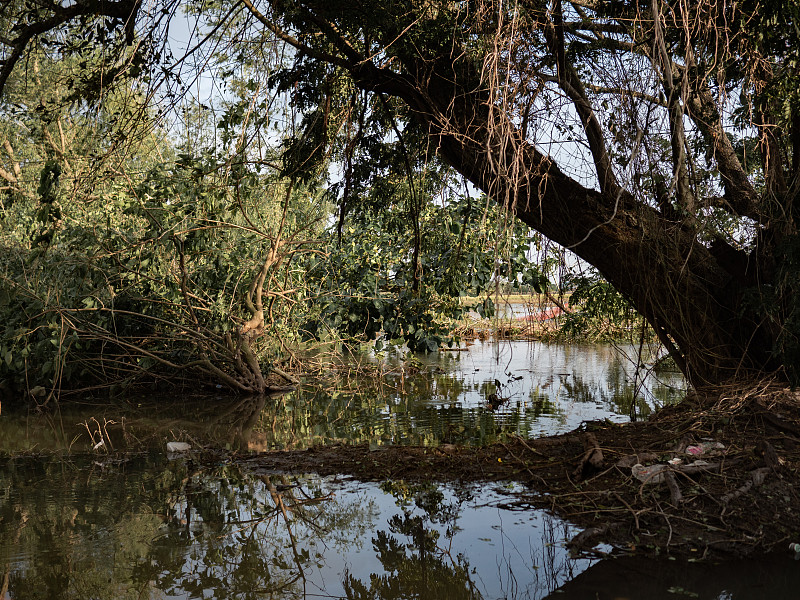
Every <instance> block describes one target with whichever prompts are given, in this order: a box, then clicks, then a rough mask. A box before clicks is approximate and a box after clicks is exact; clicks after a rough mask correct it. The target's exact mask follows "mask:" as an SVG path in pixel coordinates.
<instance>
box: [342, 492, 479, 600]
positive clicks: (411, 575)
mask: <svg viewBox="0 0 800 600" xmlns="http://www.w3.org/2000/svg"><path fill="white" fill-rule="evenodd" d="M383 489H384V491H387V492H390V493H391V494H392V495H393V496H394V497H395V498H396V499H397V503H398V505H399V506H400V508H401V509H402V514H397V515H394V516H393V517H391V518H390V519H389V521H388V530H386V531H384V530H379V531H377V532H376V534H375V537H373V538H372V545H373V548H374V549H375V552H376V554H377V557H378V560H379V561H380V563H381V565H382V566H383V569H384V571H385V573H383V574H380V573H373V574H371V575H370V578H369V582H364V581H361V580H359V579H357V578H356V577H353V576H352V575H351V574H350V573H347V574H345V579H344V582H343V583H342V585H343V587H344V590H345V594H346V597H347V598H348V599H351V600H378V599H381V600H400V599H413V598H436V599H444V600H448V599H451V598H452V599H453V600H464V599H467V600H468V599H472V598H475V599H477V598H481V594H480V593H479V592H478V591H477V590H476V589H475V584H474V583H473V581H472V579H471V578H470V573H469V564H468V563H467V561H466V559H465V557H463V556H460V555H459V556H455V557H453V556H452V555H451V553H450V550H449V546H450V542H451V541H452V538H453V536H454V535H455V533H456V531H457V530H458V526H457V521H458V517H459V514H460V512H461V505H462V504H463V503H464V502H466V501H467V500H469V499H470V498H471V495H470V494H469V492H468V491H466V490H456V492H455V501H453V502H447V501H445V496H444V494H443V493H442V491H441V490H440V489H439V488H438V487H436V486H433V485H429V484H420V485H409V484H406V483H405V482H402V481H398V482H387V483H385V484H384V485H383ZM437 526H438V528H437ZM442 528H443V529H444V531H440V529H442ZM442 537H444V539H442Z"/></svg>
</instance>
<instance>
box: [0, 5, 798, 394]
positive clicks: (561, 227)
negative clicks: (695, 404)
mask: <svg viewBox="0 0 800 600" xmlns="http://www.w3.org/2000/svg"><path fill="white" fill-rule="evenodd" d="M178 9H185V10H188V11H189V12H191V13H192V14H194V15H197V17H198V18H199V19H200V21H201V22H202V23H203V25H204V31H205V32H206V33H205V34H204V36H203V37H202V40H201V42H200V43H199V44H198V46H196V47H193V48H191V49H190V51H189V52H190V53H191V52H195V51H199V50H198V49H199V48H202V47H205V48H207V49H208V54H207V56H208V58H209V60H210V61H213V65H214V66H213V69H212V70H211V71H209V73H210V74H211V75H212V76H214V77H220V78H223V79H225V77H226V73H227V74H228V75H227V77H228V79H230V74H231V73H237V74H238V76H239V79H238V82H239V88H238V90H239V92H238V93H239V97H240V98H242V99H243V101H251V104H252V106H255V109H253V110H252V112H253V113H254V114H255V116H256V117H258V118H268V116H269V115H268V114H267V113H269V110H270V108H269V105H267V104H259V103H258V102H257V99H258V94H259V93H261V94H264V93H265V92H264V90H269V92H270V93H271V94H273V96H270V97H273V98H278V97H280V98H281V99H282V100H281V101H282V102H284V103H285V106H287V107H289V112H288V114H289V120H288V122H287V124H286V127H285V129H284V134H283V135H284V142H283V145H282V152H281V153H280V157H278V158H279V164H277V166H278V167H279V169H278V170H279V172H280V174H281V175H282V176H283V177H288V178H292V179H296V180H297V181H299V182H301V183H303V184H307V183H309V182H311V181H313V180H314V177H315V176H316V177H319V176H320V174H321V173H322V174H323V177H324V176H325V174H326V172H328V170H329V169H330V168H331V167H330V165H337V169H338V171H339V172H340V173H341V176H340V177H338V180H337V184H336V185H332V186H330V192H331V194H332V195H334V196H335V197H336V200H337V203H338V207H339V208H338V212H339V217H340V223H343V222H344V221H345V219H346V218H348V216H352V215H354V214H361V213H365V211H366V212H368V211H369V210H370V206H371V204H370V203H376V202H377V203H380V202H386V197H385V196H381V195H380V194H372V195H370V194H369V193H368V192H369V190H373V189H379V188H380V186H381V185H383V184H384V183H385V182H386V181H391V180H397V179H398V178H401V177H404V178H406V180H407V184H406V185H407V187H408V190H407V193H408V198H409V200H408V201H409V202H410V203H411V205H412V206H413V204H414V202H416V201H417V200H415V198H419V197H421V195H422V194H423V193H424V190H423V189H422V187H421V183H420V181H421V180H420V177H419V174H420V173H421V172H425V173H428V174H429V173H434V172H439V171H440V172H441V173H442V177H446V176H448V175H447V174H448V173H453V172H455V173H457V174H459V175H460V176H462V177H463V178H465V179H466V180H468V181H469V182H470V184H471V185H472V186H474V187H475V188H478V189H480V190H482V191H483V192H485V193H486V194H487V196H488V197H490V198H492V199H494V200H495V201H496V202H497V203H498V204H499V205H500V206H501V207H502V208H503V209H505V210H507V211H508V212H509V213H510V214H513V215H515V216H516V218H517V219H519V220H520V221H522V222H523V223H525V224H526V225H528V226H530V227H532V228H533V229H535V230H536V231H538V232H540V233H541V234H543V235H544V236H546V237H547V238H549V239H550V240H553V241H555V242H557V243H558V244H560V245H562V246H563V247H565V248H568V249H570V250H572V251H573V252H575V253H576V254H577V255H578V256H579V257H581V258H582V259H583V260H585V261H587V262H588V263H590V264H591V265H594V266H595V267H596V268H597V269H598V270H599V272H600V273H601V274H602V275H603V276H604V277H605V278H606V279H607V280H608V281H609V282H610V283H611V284H612V285H613V286H614V287H615V288H616V289H617V290H618V291H619V292H620V293H621V294H622V295H623V296H624V297H625V298H626V299H628V300H629V301H630V302H631V303H632V305H633V306H634V307H635V308H636V309H637V310H638V311H639V312H640V313H641V314H642V315H643V316H644V317H645V318H646V319H647V321H648V322H649V323H650V325H651V326H652V327H653V329H654V330H655V332H656V333H657V335H658V336H659V339H660V340H661V342H662V343H663V344H664V345H665V347H666V348H667V349H668V350H669V351H670V354H671V355H672V356H673V358H674V359H675V361H676V362H677V363H678V365H679V366H680V367H681V369H682V370H683V371H684V373H686V375H687V376H688V377H689V378H690V379H691V381H692V382H694V383H695V384H716V383H722V382H725V381H728V380H731V379H733V378H736V377H743V376H753V375H755V374H764V373H775V372H777V373H779V374H780V376H782V377H796V375H797V373H796V372H795V371H794V367H793V366H792V365H793V364H795V362H796V358H797V356H798V354H800V345H798V333H800V324H799V323H798V322H799V321H800V312H798V309H797V308H796V305H795V303H794V302H793V297H794V290H795V288H796V287H797V285H798V282H800V274H798V258H797V257H798V253H800V240H798V238H797V230H796V218H797V217H796V215H797V210H798V209H796V208H795V205H794V199H795V197H796V195H797V191H798V185H800V177H798V174H799V173H800V158H798V156H799V154H798V153H796V152H795V144H800V107H799V106H798V91H797V90H798V86H797V83H798V52H800V40H798V34H797V30H796V27H795V24H796V23H797V22H798V18H800V14H798V13H800V8H798V5H796V4H795V3H790V4H788V5H787V4H785V3H782V2H777V1H772V0H768V1H767V2H766V3H764V2H755V1H749V0H748V1H745V2H739V3H730V4H729V3H718V2H714V3H712V2H706V1H703V2H699V3H689V2H688V1H686V0H675V1H672V2H662V1H660V0H651V1H649V2H644V3H629V2H625V1H619V0H579V1H575V2H568V1H566V0H550V1H546V2H545V1H536V0H534V1H526V0H520V1H518V2H512V3H505V2H493V1H491V0H479V1H476V2H469V1H468V2H451V1H441V2H438V1H426V2H410V1H408V2H403V1H397V2H373V1H364V0H352V1H350V0H342V1H340V2H336V3H330V2H319V1H316V0H312V1H301V2H295V1H292V2H285V1H280V0H274V1H266V0H262V1H257V0H238V1H235V0H220V1H218V2H199V1H198V2H196V1H192V0H187V1H186V2H185V3H184V4H178V3H166V2H165V3H163V4H161V5H158V6H147V7H144V6H142V5H140V4H138V3H136V2H129V3H126V2H125V0H119V2H107V3H95V2H92V1H90V0H84V1H77V2H72V3H66V2H64V3H63V4H60V3H58V2H56V3H53V5H52V6H50V5H47V7H42V6H39V4H38V3H35V2H31V3H27V2H23V1H17V2H12V3H11V4H10V5H9V8H7V9H6V10H5V11H4V13H3V14H2V23H3V28H4V31H3V34H2V39H0V43H1V44H3V48H4V50H3V55H2V65H0V94H4V93H5V89H4V88H3V85H4V84H5V83H6V81H7V79H8V77H9V74H10V73H11V72H12V71H13V70H14V69H21V68H24V60H23V58H24V57H25V56H26V55H27V53H30V52H31V51H32V49H33V48H34V47H35V46H36V44H40V45H42V47H45V48H51V49H53V50H52V51H54V52H57V53H59V54H60V55H64V56H66V55H70V56H72V55H76V54H77V55H81V53H86V52H89V51H90V48H93V49H94V50H93V51H96V49H97V48H98V47H99V45H100V44H102V43H104V42H108V43H111V42H113V44H116V45H113V46H111V47H113V48H118V49H119V52H118V53H117V55H116V56H117V58H116V59H115V60H116V61H117V62H115V63H114V64H116V65H118V66H120V65H122V64H129V65H135V68H133V69H132V71H130V72H132V73H133V74H134V76H135V75H137V74H139V73H141V72H147V73H149V77H150V80H151V81H155V80H156V79H159V78H160V77H161V74H162V73H164V72H169V68H168V67H169V65H170V64H173V65H174V64H175V63H174V62H173V63H170V60H169V58H168V57H166V55H165V54H161V55H157V51H158V49H159V48H161V49H163V48H165V46H164V43H165V41H166V40H165V38H164V35H165V34H164V31H165V29H164V21H165V19H166V18H167V17H168V16H169V15H171V14H174V12H175V11H176V10H178ZM90 25H92V28H90ZM89 29H91V31H93V32H96V34H94V33H93V35H92V36H89V37H88V38H86V41H85V43H84V42H81V44H78V45H76V44H75V43H74V38H72V37H70V35H69V34H70V33H71V32H75V31H87V30H89ZM139 41H141V43H139ZM126 56H128V57H131V58H130V60H128V61H127V62H125V60H124V57H126ZM133 57H135V58H133ZM180 62H181V61H178V63H180ZM101 66H102V68H101V69H100V70H99V72H106V70H107V65H106V64H102V65H101ZM97 72H98V71H97V70H94V71H92V72H91V73H87V76H86V77H84V78H82V81H83V83H82V84H80V85H79V84H77V83H76V86H77V88H78V89H85V88H86V85H85V84H86V82H87V81H89V80H90V79H91V75H92V74H95V75H96V73H97ZM118 72H119V73H121V72H122V70H121V69H118ZM79 79H81V78H79ZM107 81H111V80H107ZM248 91H249V92H250V94H249V98H248V94H247V92H248ZM231 114H233V113H231ZM246 151H247V150H246V148H243V149H242V152H245V153H246ZM340 230H341V228H340ZM415 235H418V233H417V234H415ZM416 247H419V246H418V245H417V246H416ZM414 262H415V264H416V266H415V268H414V270H413V277H412V281H411V282H410V286H411V287H412V288H413V287H414V286H416V285H417V284H416V283H415V281H414V280H416V279H418V278H419V277H421V276H424V268H423V266H422V264H421V262H420V261H418V260H417V259H416V258H415V259H414Z"/></svg>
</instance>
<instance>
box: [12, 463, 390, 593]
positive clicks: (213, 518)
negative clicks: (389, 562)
mask: <svg viewBox="0 0 800 600" xmlns="http://www.w3.org/2000/svg"><path fill="white" fill-rule="evenodd" d="M23 463H24V464H23ZM302 483H304V484H305V485H300V484H299V483H298V482H296V481H291V480H289V479H288V478H286V477H285V476H268V475H265V476H262V477H261V478H260V479H259V478H254V477H252V476H250V475H247V474H245V473H242V472H241V471H240V470H239V469H238V468H235V467H232V466H230V465H219V466H216V467H214V468H211V469H197V468H195V467H192V466H191V464H190V463H183V462H182V461H175V462H172V463H168V464H164V462H163V459H154V458H153V457H139V458H136V459H133V460H127V461H116V460H113V459H106V460H105V461H102V462H97V463H93V462H92V460H91V459H90V460H88V461H86V460H83V459H74V461H72V460H71V461H63V460H55V459H54V460H49V461H43V460H42V459H37V460H29V461H27V460H17V461H15V462H14V463H13V464H12V465H11V466H10V467H9V468H6V469H3V470H0V490H6V493H5V494H4V495H3V496H2V498H3V502H0V539H1V540H3V542H5V543H3V544H0V598H5V597H13V598H14V599H15V600H20V599H27V598H59V599H62V598H66V599H71V598H75V599H84V598H115V599H118V598H119V599H124V598H142V597H145V598H156V597H160V596H162V595H166V596H176V597H213V598H237V599H239V598H256V597H258V598H263V597H270V596H273V597H280V598H292V597H303V596H304V595H305V594H306V587H307V585H309V584H307V582H306V579H305V577H306V573H307V572H308V569H309V568H313V567H315V566H318V565H319V564H320V561H321V556H322V547H323V546H324V547H326V548H330V547H339V548H341V549H346V548H348V547H352V546H354V545H357V544H358V543H359V542H358V540H360V539H362V538H363V537H364V535H365V532H366V531H369V530H370V529H371V528H372V522H373V520H374V510H375V509H374V505H373V504H372V503H371V502H367V503H365V502H363V501H349V502H343V501H339V500H337V499H335V498H332V497H331V496H330V495H327V494H325V493H323V490H322V489H321V488H320V487H319V485H318V484H315V483H313V482H302ZM12 491H13V492H12ZM9 594H10V596H9Z"/></svg>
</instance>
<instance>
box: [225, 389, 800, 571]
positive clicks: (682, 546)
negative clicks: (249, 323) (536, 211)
mask: <svg viewBox="0 0 800 600" xmlns="http://www.w3.org/2000/svg"><path fill="white" fill-rule="evenodd" d="M704 443H705V445H704ZM698 449H699V450H698ZM698 454H702V456H698ZM670 460H672V461H673V463H675V464H674V465H670V466H668V467H658V466H656V465H668V464H669V463H668V461H670ZM240 461H241V462H242V463H244V464H246V465H247V466H248V467H249V468H253V469H260V470H266V471H289V472H307V471H315V472H318V473H320V474H349V475H352V476H354V477H357V478H359V479H364V480H397V479H403V480H409V481H429V480H432V479H433V480H440V481H498V480H511V481H518V482H521V483H523V484H525V491H522V492H515V493H513V494H511V493H510V494H509V498H508V503H507V506H508V507H510V508H516V509H519V510H524V509H527V508H544V509H547V510H549V511H551V512H552V513H554V514H555V515H557V516H559V517H562V518H564V519H566V520H568V521H570V522H571V523H573V524H575V525H577V526H578V527H580V528H581V529H583V532H582V533H581V534H580V535H578V536H576V537H575V538H574V539H573V540H572V541H571V543H570V546H571V548H572V549H573V550H574V551H576V552H578V553H587V552H588V553H592V552H594V551H593V550H592V549H593V548H594V547H595V546H596V545H597V544H599V543H601V542H602V543H606V544H609V545H610V546H612V547H613V548H614V550H615V553H621V554H636V555H645V556H659V555H670V556H676V557H684V558H698V559H711V558H723V557H731V556H750V555H755V554H763V553H767V552H773V551H783V552H785V551H786V549H787V548H788V545H789V543H790V542H798V541H800V525H798V523H800V495H798V491H797V489H796V483H797V481H798V475H799V474H800V395H799V394H798V393H797V392H794V391H792V390H789V389H785V388H781V387H775V386H771V385H767V384H765V385H762V386H756V387H752V388H750V389H747V390H738V391H734V390H717V391H716V392H714V393H711V392H708V393H704V394H696V393H693V394H690V395H689V396H688V397H687V398H686V400H684V401H683V402H682V403H680V404H678V405H675V406H671V407H666V408H663V409H661V410H660V411H658V412H657V413H655V415H653V417H651V418H650V419H649V420H648V421H646V422H638V423H627V424H617V423H611V422H609V421H603V422H594V423H587V424H585V426H583V427H581V428H579V429H577V430H575V431H573V432H571V433H567V434H563V435H558V436H554V437H545V438H539V439H530V440H529V439H523V438H520V437H517V438H513V439H510V440H509V441H506V442H502V443H496V444H493V445H491V446H487V447H483V448H468V447H460V446H456V445H451V444H443V445H440V446H438V447H436V448H424V447H396V446H391V447H378V448H372V449H370V447H369V446H366V445H357V446H346V445H339V446H333V447H319V448H313V449H309V450H305V451H291V452H283V451H273V452H267V453H263V454H260V455H257V456H242V457H241V458H240ZM677 461H680V463H677ZM637 464H638V465H641V466H642V467H644V468H645V469H648V468H649V469H650V470H649V472H648V471H647V470H645V471H644V472H643V473H642V472H640V471H641V469H639V468H637V467H635V465H637ZM654 466H655V468H654ZM659 469H662V470H661V471H660V472H659V471H658V470H659ZM635 473H638V474H639V478H637V477H636V476H635ZM648 475H649V477H648Z"/></svg>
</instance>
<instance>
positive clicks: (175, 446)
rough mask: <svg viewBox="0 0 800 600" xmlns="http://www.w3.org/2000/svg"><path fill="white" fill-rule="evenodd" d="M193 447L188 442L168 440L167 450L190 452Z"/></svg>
mask: <svg viewBox="0 0 800 600" xmlns="http://www.w3.org/2000/svg"><path fill="white" fill-rule="evenodd" d="M191 449H192V447H191V446H190V445H189V444H187V443H186V442H167V452H188V451H189V450H191Z"/></svg>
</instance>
